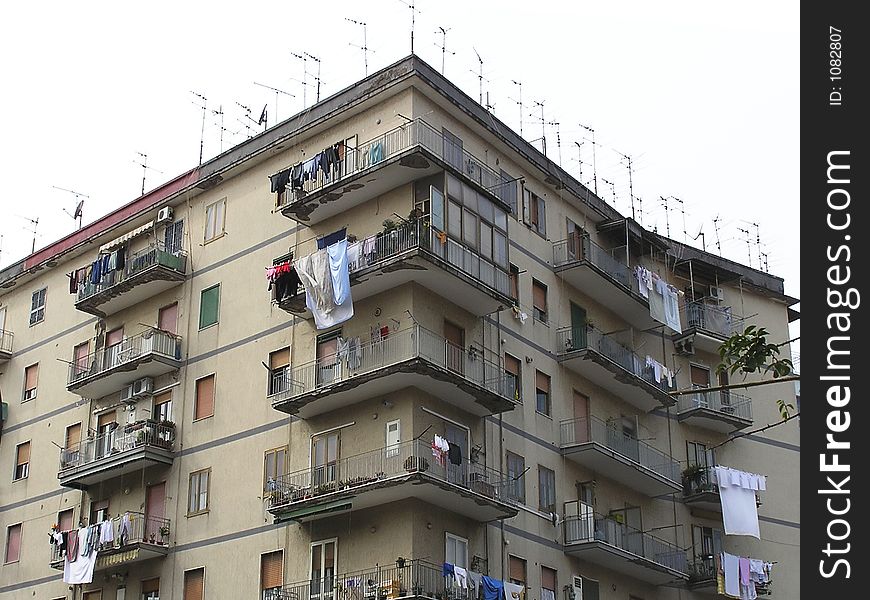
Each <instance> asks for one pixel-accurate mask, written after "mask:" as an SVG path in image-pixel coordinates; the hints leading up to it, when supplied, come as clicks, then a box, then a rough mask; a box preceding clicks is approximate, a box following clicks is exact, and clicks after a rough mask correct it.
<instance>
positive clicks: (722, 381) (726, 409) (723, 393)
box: [713, 371, 734, 413]
mask: <svg viewBox="0 0 870 600" xmlns="http://www.w3.org/2000/svg"><path fill="white" fill-rule="evenodd" d="M716 379H717V383H718V385H720V386H727V385H728V371H722V372H721V373H719V374H718V375H717V377H716ZM713 393H716V394H717V395H718V396H719V402H721V403H722V408H721V410H722V412H723V413H733V412H734V407H733V406H731V390H719V392H713Z"/></svg>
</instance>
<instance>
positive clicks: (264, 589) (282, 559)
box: [259, 548, 285, 597]
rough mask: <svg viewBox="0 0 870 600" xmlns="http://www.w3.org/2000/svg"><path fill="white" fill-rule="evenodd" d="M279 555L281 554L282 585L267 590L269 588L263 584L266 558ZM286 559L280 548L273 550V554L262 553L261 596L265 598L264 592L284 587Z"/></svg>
mask: <svg viewBox="0 0 870 600" xmlns="http://www.w3.org/2000/svg"><path fill="white" fill-rule="evenodd" d="M279 553H280V554H281V583H280V584H279V585H278V586H272V587H269V588H267V587H265V584H264V583H263V559H264V558H265V557H266V556H273V555H275V554H279ZM284 558H285V555H284V549H283V548H278V549H277V550H272V551H271V552H261V553H260V582H259V583H260V596H261V597H263V596H264V592H265V591H267V590H274V589H281V587H283V586H284V566H285V563H284Z"/></svg>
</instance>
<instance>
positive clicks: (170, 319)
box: [157, 302, 178, 333]
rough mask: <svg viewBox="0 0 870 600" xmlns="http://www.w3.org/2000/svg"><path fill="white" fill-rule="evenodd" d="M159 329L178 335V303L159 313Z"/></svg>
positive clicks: (164, 308)
mask: <svg viewBox="0 0 870 600" xmlns="http://www.w3.org/2000/svg"><path fill="white" fill-rule="evenodd" d="M157 329H161V330H163V331H168V332H169V333H178V302H173V303H172V304H170V305H169V306H164V307H163V308H161V309H160V310H159V311H157Z"/></svg>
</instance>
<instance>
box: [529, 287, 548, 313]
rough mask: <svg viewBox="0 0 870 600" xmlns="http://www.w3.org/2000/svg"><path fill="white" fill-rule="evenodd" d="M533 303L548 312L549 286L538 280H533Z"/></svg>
mask: <svg viewBox="0 0 870 600" xmlns="http://www.w3.org/2000/svg"><path fill="white" fill-rule="evenodd" d="M532 304H533V305H534V307H535V308H537V309H538V310H540V311H542V312H547V288H545V287H544V285H543V284H541V283H538V282H537V281H533V282H532Z"/></svg>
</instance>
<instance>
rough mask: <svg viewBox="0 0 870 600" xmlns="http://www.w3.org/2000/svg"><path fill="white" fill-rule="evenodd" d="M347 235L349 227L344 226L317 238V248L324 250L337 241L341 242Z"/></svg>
mask: <svg viewBox="0 0 870 600" xmlns="http://www.w3.org/2000/svg"><path fill="white" fill-rule="evenodd" d="M346 237H347V227H342V228H341V229H339V230H338V231H335V232H333V233H330V234H329V235H325V236H323V237H322V238H320V239H319V240H317V249H318V250H323V249H324V248H326V247H327V246H331V245H333V244H334V243H336V242H340V241H341V240H343V239H344V238H346Z"/></svg>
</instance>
